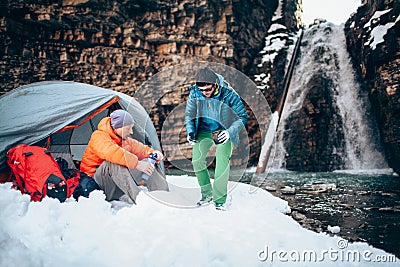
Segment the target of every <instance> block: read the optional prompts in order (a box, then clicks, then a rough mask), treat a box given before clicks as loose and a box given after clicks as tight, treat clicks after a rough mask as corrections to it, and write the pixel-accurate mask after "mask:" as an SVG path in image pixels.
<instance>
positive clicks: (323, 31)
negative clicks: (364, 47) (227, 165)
mask: <svg viewBox="0 0 400 267" xmlns="http://www.w3.org/2000/svg"><path fill="white" fill-rule="evenodd" d="M322 84H324V85H322ZM312 90H313V91H312ZM322 90H324V91H323V92H322ZM325 93H326V99H327V100H326V99H322V100H321V101H319V99H318V98H317V97H315V96H316V95H318V94H325ZM310 95H311V96H310ZM310 99H311V100H310ZM317 102H318V104H320V105H321V106H323V107H326V106H327V104H326V103H327V102H328V104H330V110H331V112H327V111H326V110H328V111H329V109H328V108H326V109H325V110H324V112H325V113H324V114H329V116H330V119H328V120H326V122H325V123H326V124H327V126H326V127H325V126H324V125H322V126H321V125H320V124H321V123H319V126H315V125H314V128H317V127H319V128H323V127H325V128H326V129H328V127H330V128H329V130H326V129H325V131H327V133H328V135H326V136H319V138H315V136H317V137H318V133H316V134H315V133H311V134H314V136H313V137H314V141H312V140H311V141H309V142H311V143H310V147H311V148H310V147H308V148H307V149H309V151H312V149H314V150H315V148H313V146H316V145H315V144H314V143H317V144H320V143H323V144H326V145H328V146H329V147H327V148H326V151H329V153H330V155H331V157H332V159H330V160H328V161H329V162H328V163H326V165H327V166H330V167H331V169H330V170H332V169H333V170H337V169H348V170H350V169H351V170H360V169H364V170H365V169H383V168H387V163H386V161H385V159H384V157H383V155H382V152H381V151H382V149H381V147H380V145H379V137H378V133H377V130H376V126H375V125H374V119H372V117H373V115H372V114H371V112H370V104H369V101H368V95H367V94H366V93H364V92H362V90H361V86H360V85H359V83H358V82H357V80H356V77H355V72H354V70H353V67H352V64H351V61H350V56H349V53H348V51H347V49H346V41H345V35H344V30H343V25H334V24H331V23H323V24H319V25H314V26H312V27H310V28H308V29H307V30H306V31H305V32H304V37H303V41H302V45H301V48H300V56H299V59H298V64H297V66H296V69H295V71H294V74H293V77H292V80H291V84H290V89H289V93H288V96H287V99H286V103H285V105H284V109H283V113H282V118H281V122H280V125H279V127H278V131H277V137H276V144H275V146H274V150H273V152H272V153H271V155H274V156H275V158H274V160H273V161H270V162H271V165H272V168H278V169H279V168H287V164H288V162H287V160H288V157H289V156H291V157H294V155H293V154H295V153H297V152H298V151H288V150H289V149H288V146H289V145H290V142H293V140H300V139H301V135H302V134H303V133H301V131H300V133H294V131H295V127H293V126H292V125H294V123H297V124H298V121H299V120H300V119H303V121H305V122H304V124H305V123H306V122H308V123H309V124H310V123H312V122H313V121H312V120H310V119H308V118H307V117H306V116H304V114H308V115H309V114H315V113H316V112H317V113H318V112H321V114H322V113H323V111H321V108H320V107H315V105H316V104H315V103H317ZM324 105H325V106H324ZM307 112H308V113H307ZM321 116H322V115H321ZM319 120H320V121H319V122H321V121H325V119H323V120H321V119H319ZM310 121H311V122H310ZM302 127H303V128H306V126H302ZM307 129H309V132H312V131H313V129H311V128H310V127H308V128H307ZM303 132H304V131H303ZM296 134H297V139H296V138H293V137H292V136H296ZM311 134H310V135H311ZM299 136H300V137H299ZM302 138H303V139H304V138H305V137H304V136H303V137H302ZM323 138H325V139H327V140H321V139H323ZM292 139H293V140H292ZM313 142H314V143H313ZM299 150H301V149H299ZM317 151H325V150H324V148H322V149H321V148H319V150H317ZM307 153H309V154H310V155H306V156H307V157H308V158H307V157H305V156H304V155H300V156H299V155H296V157H297V158H299V159H302V160H303V158H304V161H308V160H309V161H311V160H310V159H309V158H313V159H314V161H315V158H317V159H318V156H319V155H314V156H312V155H311V154H312V152H307ZM314 154H315V153H314ZM302 157H303V158H302ZM298 161H299V160H298ZM314 164H315V163H314Z"/></svg>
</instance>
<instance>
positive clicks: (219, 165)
mask: <svg viewBox="0 0 400 267" xmlns="http://www.w3.org/2000/svg"><path fill="white" fill-rule="evenodd" d="M213 144H214V142H213V140H212V134H211V133H207V132H200V133H199V135H198V137H197V143H196V144H195V145H194V146H193V154H192V164H193V169H194V172H195V174H196V177H197V180H198V182H199V185H200V187H201V194H202V196H203V197H204V196H210V195H211V194H212V196H213V199H214V202H215V203H219V204H224V203H225V201H226V195H227V191H228V180H229V171H230V160H231V155H232V149H233V145H232V142H231V140H228V141H227V142H226V143H225V144H218V145H216V155H215V157H216V166H215V175H214V188H213V187H212V186H211V183H210V173H209V172H208V169H207V162H206V157H207V153H208V152H209V151H210V149H211V146H212V145H213Z"/></svg>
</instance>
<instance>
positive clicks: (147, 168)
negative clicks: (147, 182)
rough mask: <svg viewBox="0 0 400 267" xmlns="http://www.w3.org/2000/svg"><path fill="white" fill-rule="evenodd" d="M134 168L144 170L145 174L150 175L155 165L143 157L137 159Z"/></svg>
mask: <svg viewBox="0 0 400 267" xmlns="http://www.w3.org/2000/svg"><path fill="white" fill-rule="evenodd" d="M136 169H137V170H138V171H141V172H144V173H145V174H147V175H152V174H153V172H154V170H155V167H154V165H153V164H151V163H150V162H148V161H147V159H144V160H141V161H138V164H137V166H136Z"/></svg>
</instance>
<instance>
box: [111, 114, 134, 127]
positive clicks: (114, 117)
mask: <svg viewBox="0 0 400 267" xmlns="http://www.w3.org/2000/svg"><path fill="white" fill-rule="evenodd" d="M110 117H111V127H112V128H113V129H114V130H115V129H118V128H122V127H124V126H126V125H131V124H134V123H135V120H134V119H133V117H132V116H131V114H129V113H128V112H126V111H125V110H123V109H117V110H115V111H113V112H112V113H111V114H110Z"/></svg>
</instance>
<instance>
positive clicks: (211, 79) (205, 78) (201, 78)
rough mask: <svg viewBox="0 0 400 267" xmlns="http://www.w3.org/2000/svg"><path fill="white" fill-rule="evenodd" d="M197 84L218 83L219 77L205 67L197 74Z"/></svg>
mask: <svg viewBox="0 0 400 267" xmlns="http://www.w3.org/2000/svg"><path fill="white" fill-rule="evenodd" d="M195 79H196V82H204V83H211V84H214V83H218V76H217V74H215V72H214V71H212V70H211V69H210V68H208V67H205V68H204V69H201V70H199V71H198V72H197V74H196V78H195Z"/></svg>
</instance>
